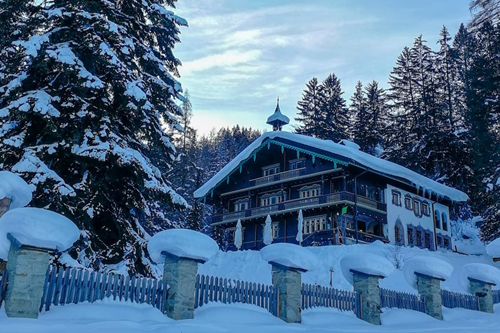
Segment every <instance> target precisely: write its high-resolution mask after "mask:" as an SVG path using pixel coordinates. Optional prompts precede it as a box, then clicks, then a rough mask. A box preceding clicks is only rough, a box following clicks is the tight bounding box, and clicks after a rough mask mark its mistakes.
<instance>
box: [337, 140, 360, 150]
mask: <svg viewBox="0 0 500 333" xmlns="http://www.w3.org/2000/svg"><path fill="white" fill-rule="evenodd" d="M340 144H341V145H344V146H346V147H349V148H352V149H356V150H359V149H360V147H359V145H358V144H357V143H354V142H352V141H349V140H347V139H343V140H340Z"/></svg>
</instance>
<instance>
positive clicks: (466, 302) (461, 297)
mask: <svg viewBox="0 0 500 333" xmlns="http://www.w3.org/2000/svg"><path fill="white" fill-rule="evenodd" d="M441 298H442V299H443V306H445V307H447V308H463V309H468V310H476V311H478V310H479V300H478V298H477V296H474V295H470V294H461V293H455V292H452V291H448V290H441Z"/></svg>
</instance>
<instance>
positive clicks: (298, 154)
mask: <svg viewBox="0 0 500 333" xmlns="http://www.w3.org/2000/svg"><path fill="white" fill-rule="evenodd" d="M297 158H300V151H298V150H297Z"/></svg>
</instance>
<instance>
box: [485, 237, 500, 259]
mask: <svg viewBox="0 0 500 333" xmlns="http://www.w3.org/2000/svg"><path fill="white" fill-rule="evenodd" d="M486 253H488V255H489V256H490V257H492V258H500V238H497V239H495V240H494V241H493V242H491V243H489V244H488V245H486Z"/></svg>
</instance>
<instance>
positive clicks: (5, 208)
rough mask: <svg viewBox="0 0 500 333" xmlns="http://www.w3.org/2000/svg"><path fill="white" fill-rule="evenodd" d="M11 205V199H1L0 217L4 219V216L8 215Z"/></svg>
mask: <svg viewBox="0 0 500 333" xmlns="http://www.w3.org/2000/svg"><path fill="white" fill-rule="evenodd" d="M10 203H11V200H10V198H3V199H0V217H2V215H3V214H5V213H7V211H8V210H9V208H10Z"/></svg>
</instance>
